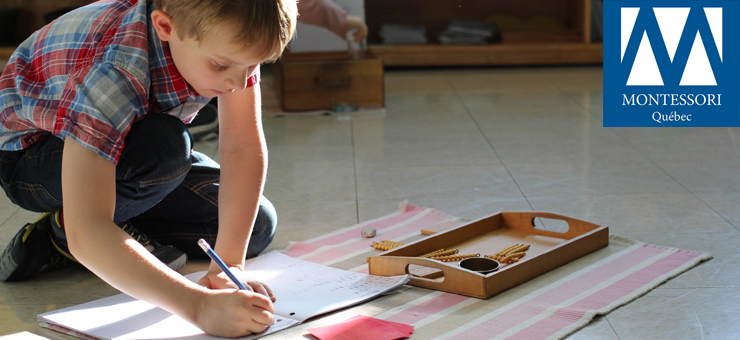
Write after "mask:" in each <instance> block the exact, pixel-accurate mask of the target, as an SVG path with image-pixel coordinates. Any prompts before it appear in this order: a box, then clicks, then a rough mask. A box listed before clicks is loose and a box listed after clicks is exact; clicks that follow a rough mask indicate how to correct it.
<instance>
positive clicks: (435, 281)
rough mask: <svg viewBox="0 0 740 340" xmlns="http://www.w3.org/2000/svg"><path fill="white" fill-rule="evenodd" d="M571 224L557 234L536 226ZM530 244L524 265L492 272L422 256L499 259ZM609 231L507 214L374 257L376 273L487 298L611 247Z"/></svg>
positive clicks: (571, 221) (551, 217)
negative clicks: (442, 252)
mask: <svg viewBox="0 0 740 340" xmlns="http://www.w3.org/2000/svg"><path fill="white" fill-rule="evenodd" d="M536 219H537V220H540V221H546V222H545V226H547V225H551V226H552V225H553V223H554V222H556V223H562V222H565V223H567V226H568V230H567V231H565V232H557V231H551V230H543V229H540V228H535V220H536ZM518 243H519V244H521V243H524V244H529V245H530V248H529V250H527V252H526V255H525V256H524V257H523V258H522V259H521V261H520V262H517V263H514V264H509V265H505V266H503V267H501V268H500V269H499V270H497V271H495V272H492V273H490V274H486V275H483V274H479V273H477V272H473V271H469V270H467V269H463V268H460V267H459V266H458V263H459V262H440V261H436V260H431V259H427V258H421V257H418V256H419V255H422V254H426V253H429V252H432V251H435V250H437V249H440V248H457V249H459V250H460V254H475V253H480V254H481V256H483V255H493V254H494V253H496V252H498V251H499V250H501V249H504V248H506V247H508V246H510V245H512V244H518ZM608 243H609V228H608V227H606V226H600V225H597V224H593V223H589V222H586V221H582V220H578V219H575V218H571V217H567V216H562V215H558V214H554V213H547V212H501V213H498V214H495V215H491V216H489V217H485V218H482V219H479V220H476V221H473V222H470V223H467V224H464V225H461V226H459V227H455V228H452V229H449V230H447V231H443V232H440V233H437V234H434V235H432V236H429V237H427V238H424V239H421V240H418V241H416V242H413V243H409V244H407V245H404V246H402V247H399V248H395V249H392V250H390V251H387V252H385V253H383V254H380V255H378V256H372V257H370V258H369V262H370V274H373V275H383V276H391V275H403V274H409V278H410V280H411V281H410V282H409V284H411V285H414V286H419V287H425V288H430V289H435V290H441V291H445V292H450V293H456V294H461V295H466V296H472V297H477V298H481V299H487V298H489V297H491V296H494V295H496V294H498V293H500V292H502V291H504V290H507V289H509V288H512V287H514V286H516V285H519V284H521V283H524V282H526V281H528V280H530V279H532V278H534V277H537V276H539V275H542V274H544V273H546V272H548V271H550V270H553V269H555V268H557V267H559V266H562V265H564V264H566V263H568V262H571V261H573V260H575V259H577V258H579V257H582V256H584V255H587V254H590V253H592V252H594V251H596V250H598V249H601V248H603V247H606V246H607V245H608Z"/></svg>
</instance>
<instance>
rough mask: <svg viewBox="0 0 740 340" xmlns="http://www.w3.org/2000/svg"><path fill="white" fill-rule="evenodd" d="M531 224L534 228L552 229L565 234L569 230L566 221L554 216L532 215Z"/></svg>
mask: <svg viewBox="0 0 740 340" xmlns="http://www.w3.org/2000/svg"><path fill="white" fill-rule="evenodd" d="M532 226H533V227H534V228H535V229H539V230H547V231H553V232H556V233H561V234H566V233H568V231H569V230H570V225H569V224H568V221H566V220H562V219H555V218H545V217H533V218H532Z"/></svg>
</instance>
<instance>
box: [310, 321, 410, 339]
mask: <svg viewBox="0 0 740 340" xmlns="http://www.w3.org/2000/svg"><path fill="white" fill-rule="evenodd" d="M413 329H414V327H413V326H410V325H404V324H400V323H397V322H390V321H384V320H378V319H375V318H371V317H367V316H363V315H360V316H356V317H353V318H351V319H348V320H346V321H343V322H340V323H338V324H334V325H331V326H326V327H319V328H313V329H309V330H308V332H309V333H311V334H313V336H315V337H317V338H319V339H321V340H395V339H405V338H408V337H409V335H410V334H411V332H412V331H413Z"/></svg>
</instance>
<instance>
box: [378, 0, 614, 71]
mask: <svg viewBox="0 0 740 340" xmlns="http://www.w3.org/2000/svg"><path fill="white" fill-rule="evenodd" d="M496 16H506V17H510V18H519V19H522V20H523V22H526V20H528V19H531V18H548V19H550V20H552V21H556V22H559V23H562V27H561V28H559V29H556V30H552V29H550V30H544V31H536V30H529V31H526V30H525V31H508V32H503V31H502V34H506V36H505V37H504V39H503V40H502V42H496V43H491V44H487V45H442V44H439V43H438V42H437V41H436V37H437V36H438V35H439V33H440V32H442V31H444V30H445V28H446V26H447V23H448V22H449V21H450V20H490V19H491V18H494V17H496ZM365 18H366V21H367V25H368V28H369V31H370V35H369V36H368V44H369V45H368V48H369V49H370V50H371V51H372V52H373V53H374V54H375V55H376V56H377V57H378V58H380V59H382V60H383V63H384V64H385V65H386V66H441V65H536V64H540V65H547V64H598V63H601V62H602V46H603V45H602V43H600V42H598V43H594V42H591V0H456V1H449V0H403V1H388V0H378V1H366V2H365ZM382 24H407V25H424V26H425V27H426V28H427V36H428V37H429V38H430V43H429V44H425V45H383V44H381V39H380V37H379V36H378V33H377V32H378V31H379V30H380V27H381V25H382ZM513 41H519V42H513Z"/></svg>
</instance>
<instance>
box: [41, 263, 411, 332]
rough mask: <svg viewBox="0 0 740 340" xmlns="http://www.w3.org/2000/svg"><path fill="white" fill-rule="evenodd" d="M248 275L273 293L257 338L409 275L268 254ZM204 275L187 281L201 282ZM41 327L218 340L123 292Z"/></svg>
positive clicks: (50, 318) (49, 318)
mask: <svg viewBox="0 0 740 340" xmlns="http://www.w3.org/2000/svg"><path fill="white" fill-rule="evenodd" d="M245 270H246V271H247V272H248V273H249V275H250V277H253V278H255V279H256V280H258V281H261V282H263V283H266V284H267V285H268V286H270V288H271V289H272V290H273V292H274V293H275V297H276V298H277V302H275V304H274V306H275V320H276V322H275V324H274V325H273V326H270V328H268V329H267V330H266V331H265V332H262V333H259V334H254V335H250V336H247V337H244V338H242V339H256V338H259V337H261V336H264V335H267V334H271V333H275V332H277V331H280V330H282V329H285V328H288V327H291V326H294V325H297V324H299V323H301V322H303V321H305V320H306V319H308V318H310V317H313V316H317V315H320V314H324V313H327V312H331V311H334V310H337V309H341V308H344V307H348V306H352V305H355V304H358V303H360V302H363V301H366V300H369V299H372V298H374V297H376V296H378V295H381V294H383V293H384V292H387V291H389V290H391V289H394V288H397V287H399V286H401V285H403V284H405V283H406V282H408V276H407V275H402V276H391V277H383V276H375V275H367V274H360V273H353V272H348V271H345V270H341V269H336V268H332V267H327V266H324V265H320V264H316V263H313V262H308V261H303V260H299V259H295V258H292V257H290V256H287V255H284V254H282V253H280V252H277V251H273V252H271V253H269V254H266V255H262V256H259V257H257V258H254V259H251V260H249V261H247V263H246V267H245ZM204 274H205V272H199V273H193V274H190V275H187V276H186V277H187V278H188V279H190V280H192V281H197V280H198V279H200V278H201V277H202V276H203V275H204ZM38 320H39V321H40V322H41V324H42V326H43V327H47V328H50V329H54V330H57V331H60V332H65V333H67V334H70V335H75V336H78V337H92V338H97V339H106V340H107V339H111V340H112V339H163V338H166V339H178V338H187V339H188V340H199V339H220V338H217V337H212V336H209V335H207V334H205V333H203V331H201V330H200V329H198V328H197V327H195V326H194V325H192V324H191V323H189V322H187V321H185V320H183V319H181V318H180V317H178V316H175V315H172V314H170V313H169V312H167V311H165V310H163V309H160V308H158V307H156V306H154V305H151V304H149V303H146V302H143V301H140V300H137V299H134V298H132V297H130V296H128V295H126V294H119V295H115V296H111V297H108V298H104V299H100V300H96V301H91V302H88V303H84V304H81V305H77V306H74V307H68V308H63V309H60V310H56V311H53V312H49V313H44V314H39V315H38Z"/></svg>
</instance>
